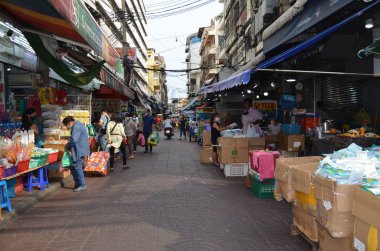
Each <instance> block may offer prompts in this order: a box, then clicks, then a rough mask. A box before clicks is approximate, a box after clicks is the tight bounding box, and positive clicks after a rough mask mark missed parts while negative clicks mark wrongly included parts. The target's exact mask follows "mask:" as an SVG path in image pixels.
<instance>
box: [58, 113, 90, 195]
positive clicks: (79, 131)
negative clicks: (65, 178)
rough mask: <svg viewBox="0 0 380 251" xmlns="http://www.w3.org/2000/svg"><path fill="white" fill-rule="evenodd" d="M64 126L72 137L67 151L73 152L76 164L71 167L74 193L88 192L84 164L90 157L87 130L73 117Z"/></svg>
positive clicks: (66, 119) (67, 118)
mask: <svg viewBox="0 0 380 251" xmlns="http://www.w3.org/2000/svg"><path fill="white" fill-rule="evenodd" d="M63 124H64V125H65V126H66V127H67V129H71V137H70V141H69V142H68V143H67V145H66V149H67V150H68V151H70V152H71V156H72V158H73V162H74V165H73V166H70V171H71V174H72V175H73V178H74V182H75V188H74V192H80V191H84V190H86V182H85V179H84V173H83V162H84V159H85V158H87V157H88V156H89V155H90V146H89V144H88V134H87V129H86V127H85V126H84V125H83V124H82V123H80V122H78V121H75V119H74V118H73V117H72V116H68V117H66V118H64V119H63Z"/></svg>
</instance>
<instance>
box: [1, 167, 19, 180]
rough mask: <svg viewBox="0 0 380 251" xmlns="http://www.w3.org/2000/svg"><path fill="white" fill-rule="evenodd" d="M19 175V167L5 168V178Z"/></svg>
mask: <svg viewBox="0 0 380 251" xmlns="http://www.w3.org/2000/svg"><path fill="white" fill-rule="evenodd" d="M16 173H17V166H12V167H10V168H4V173H3V178H7V177H10V176H13V175H15V174H16Z"/></svg>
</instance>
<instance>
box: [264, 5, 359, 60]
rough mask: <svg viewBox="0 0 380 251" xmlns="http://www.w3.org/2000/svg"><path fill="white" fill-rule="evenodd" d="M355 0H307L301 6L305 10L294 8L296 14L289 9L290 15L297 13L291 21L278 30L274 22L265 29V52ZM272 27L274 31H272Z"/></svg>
mask: <svg viewBox="0 0 380 251" xmlns="http://www.w3.org/2000/svg"><path fill="white" fill-rule="evenodd" d="M354 1H355V0H335V1H331V0H318V1H307V3H306V4H304V5H302V6H301V7H303V10H302V8H301V10H302V11H300V12H299V10H300V9H294V10H293V12H294V14H292V13H291V10H289V11H288V12H289V13H288V14H289V15H295V16H294V17H293V18H292V19H291V20H290V21H288V22H287V23H286V24H284V25H282V26H281V28H280V29H278V30H276V29H275V26H276V24H275V23H274V24H272V25H271V27H272V28H268V29H267V30H266V31H264V33H263V35H265V36H264V38H265V39H264V53H265V54H267V53H268V52H270V51H272V50H274V49H276V48H277V47H278V46H280V45H282V44H285V43H286V42H288V41H290V40H291V39H293V38H295V37H296V36H297V35H299V34H302V33H303V32H305V31H306V30H308V29H310V28H311V27H313V26H315V25H316V24H317V23H319V22H321V21H323V20H325V19H326V18H328V17H330V16H332V15H333V14H334V13H336V12H337V11H339V10H341V9H342V8H343V7H345V6H347V5H348V4H350V3H352V2H354ZM301 2H303V1H301ZM284 21H286V20H284ZM272 29H273V30H274V32H271V30H272Z"/></svg>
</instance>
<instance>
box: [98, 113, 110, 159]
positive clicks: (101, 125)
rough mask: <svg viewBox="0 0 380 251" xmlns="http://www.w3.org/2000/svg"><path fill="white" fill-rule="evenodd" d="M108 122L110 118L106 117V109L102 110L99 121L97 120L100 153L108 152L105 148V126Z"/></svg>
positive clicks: (106, 140) (106, 139) (106, 138)
mask: <svg viewBox="0 0 380 251" xmlns="http://www.w3.org/2000/svg"><path fill="white" fill-rule="evenodd" d="M109 121H110V116H109V115H108V112H107V110H106V109H103V110H102V113H101V116H100V120H99V123H98V125H99V133H98V143H99V146H100V150H101V151H106V152H109V149H108V148H107V142H108V137H107V124H108V122H109Z"/></svg>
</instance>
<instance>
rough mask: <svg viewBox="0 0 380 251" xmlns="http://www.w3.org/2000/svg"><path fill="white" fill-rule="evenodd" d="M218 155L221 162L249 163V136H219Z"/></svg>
mask: <svg viewBox="0 0 380 251" xmlns="http://www.w3.org/2000/svg"><path fill="white" fill-rule="evenodd" d="M218 145H219V147H218V157H219V163H220V164H233V163H239V164H240V163H248V161H249V156H248V145H249V144H248V138H227V137H223V138H219V139H218Z"/></svg>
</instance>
